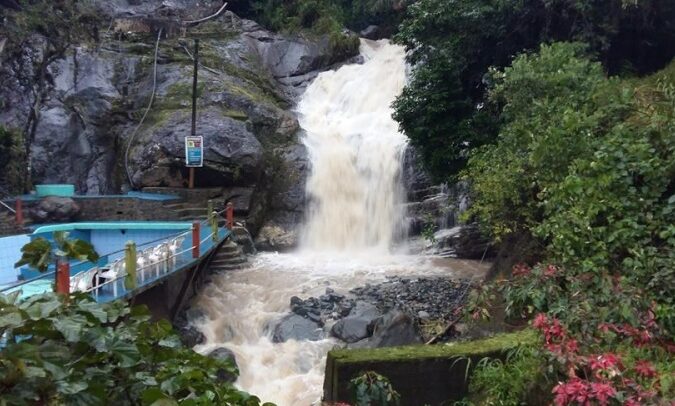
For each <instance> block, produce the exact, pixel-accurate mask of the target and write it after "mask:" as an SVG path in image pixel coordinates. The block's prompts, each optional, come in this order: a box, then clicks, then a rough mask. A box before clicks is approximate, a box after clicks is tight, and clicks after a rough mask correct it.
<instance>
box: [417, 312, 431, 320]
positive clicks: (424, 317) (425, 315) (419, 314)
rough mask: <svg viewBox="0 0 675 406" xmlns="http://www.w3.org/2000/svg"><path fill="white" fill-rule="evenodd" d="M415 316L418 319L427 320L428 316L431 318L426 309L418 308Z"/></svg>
mask: <svg viewBox="0 0 675 406" xmlns="http://www.w3.org/2000/svg"><path fill="white" fill-rule="evenodd" d="M417 317H419V318H420V320H428V319H429V318H431V315H430V314H429V312H427V311H424V310H420V311H419V312H417Z"/></svg>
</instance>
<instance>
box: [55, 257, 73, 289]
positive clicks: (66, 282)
mask: <svg viewBox="0 0 675 406" xmlns="http://www.w3.org/2000/svg"><path fill="white" fill-rule="evenodd" d="M55 290H56V293H60V294H63V295H66V297H68V296H69V295H70V262H68V258H66V257H57V258H56V285H55Z"/></svg>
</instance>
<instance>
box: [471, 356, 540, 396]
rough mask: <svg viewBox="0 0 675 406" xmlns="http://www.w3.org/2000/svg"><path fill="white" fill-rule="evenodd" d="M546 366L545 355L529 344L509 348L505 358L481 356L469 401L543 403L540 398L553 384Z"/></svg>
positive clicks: (472, 376) (475, 370)
mask: <svg viewBox="0 0 675 406" xmlns="http://www.w3.org/2000/svg"><path fill="white" fill-rule="evenodd" d="M545 365H546V359H545V358H544V357H543V354H541V352H539V351H538V350H536V349H535V348H534V347H529V346H521V347H517V348H514V349H512V350H509V351H508V353H507V355H506V358H505V359H504V360H502V359H499V358H483V359H481V360H480V361H479V362H478V363H476V367H475V369H474V370H473V372H472V375H471V381H470V383H469V399H470V404H478V405H490V406H519V405H524V404H544V403H545V402H543V401H542V400H543V399H537V398H539V397H540V396H541V395H548V394H549V393H550V391H551V388H552V387H553V385H552V383H551V382H548V381H547V377H546V371H545ZM544 399H545V398H544ZM535 400H539V402H536V401H535ZM533 401H534V402H533Z"/></svg>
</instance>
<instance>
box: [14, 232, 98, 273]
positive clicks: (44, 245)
mask: <svg viewBox="0 0 675 406" xmlns="http://www.w3.org/2000/svg"><path fill="white" fill-rule="evenodd" d="M68 236H69V233H68V232H66V231H57V232H55V233H54V244H52V243H50V242H49V241H48V240H47V239H45V238H42V237H38V238H36V239H34V240H33V241H31V242H29V243H28V244H26V245H24V246H23V247H22V248H21V259H19V261H18V262H17V263H16V264H14V267H20V266H21V265H29V266H31V267H32V268H36V269H37V270H39V271H40V272H45V271H46V270H47V268H48V267H49V265H50V264H52V263H54V261H55V260H56V257H57V256H62V257H66V258H68V259H78V260H80V261H89V262H96V261H98V253H96V250H95V249H94V246H93V245H91V243H89V242H88V241H84V240H80V239H78V238H68Z"/></svg>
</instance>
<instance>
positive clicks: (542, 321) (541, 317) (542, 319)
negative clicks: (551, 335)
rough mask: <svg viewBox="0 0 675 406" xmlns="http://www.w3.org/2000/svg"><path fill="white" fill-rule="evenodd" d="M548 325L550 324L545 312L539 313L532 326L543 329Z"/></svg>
mask: <svg viewBox="0 0 675 406" xmlns="http://www.w3.org/2000/svg"><path fill="white" fill-rule="evenodd" d="M546 326H548V317H546V315H545V314H544V313H539V314H537V315H536V316H535V317H534V320H533V321H532V327H534V328H539V329H541V328H543V327H546Z"/></svg>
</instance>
